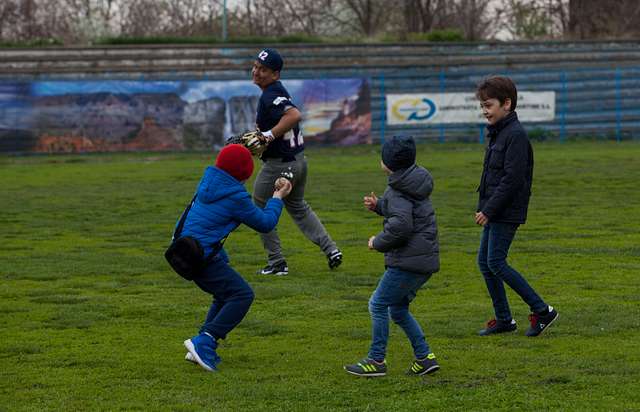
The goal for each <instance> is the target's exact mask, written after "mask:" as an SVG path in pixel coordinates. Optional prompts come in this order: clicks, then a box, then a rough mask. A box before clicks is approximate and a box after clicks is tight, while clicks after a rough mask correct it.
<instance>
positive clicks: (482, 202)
mask: <svg viewBox="0 0 640 412" xmlns="http://www.w3.org/2000/svg"><path fill="white" fill-rule="evenodd" d="M488 129H489V145H488V146H487V148H486V152H485V156H484V167H483V170H482V178H481V179H480V186H479V187H478V192H479V201H478V208H477V211H479V212H482V213H484V214H485V215H486V216H487V217H488V218H489V222H502V223H518V224H522V223H524V222H525V221H526V220H527V209H528V207H529V197H530V196H531V183H532V180H533V149H532V148H531V143H529V139H528V138H527V133H526V132H525V130H524V128H523V127H522V125H521V124H520V122H519V121H518V115H517V114H516V112H512V113H509V114H508V115H507V116H506V117H504V118H503V119H501V120H500V121H498V122H497V123H496V124H494V125H490V126H488Z"/></svg>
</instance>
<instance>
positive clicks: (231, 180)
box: [198, 166, 246, 204]
mask: <svg viewBox="0 0 640 412" xmlns="http://www.w3.org/2000/svg"><path fill="white" fill-rule="evenodd" d="M245 192H246V190H245V188H244V186H243V184H242V183H240V182H239V181H238V180H237V179H236V178H235V177H233V176H231V175H230V174H229V173H227V172H225V171H224V170H222V169H218V168H217V167H214V166H209V167H207V169H206V170H205V172H204V176H203V177H202V180H201V181H200V185H199V186H198V200H199V201H200V202H202V203H205V204H207V203H213V202H215V201H216V200H219V199H221V198H223V197H230V196H233V195H234V194H237V193H242V194H244V193H245Z"/></svg>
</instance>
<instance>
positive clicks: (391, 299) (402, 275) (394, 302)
mask: <svg viewBox="0 0 640 412" xmlns="http://www.w3.org/2000/svg"><path fill="white" fill-rule="evenodd" d="M430 277H431V275H421V274H417V273H411V272H406V271H403V270H400V269H397V268H391V267H390V268H387V270H386V271H385V272H384V275H382V279H380V283H378V287H377V288H376V290H375V291H374V292H373V295H371V299H369V313H371V323H372V325H371V326H372V335H373V336H372V342H371V347H370V348H369V355H368V357H369V359H373V360H375V361H379V362H381V361H383V360H384V358H385V354H386V351H387V341H388V340H389V316H391V319H392V320H393V321H394V322H395V323H396V324H398V326H400V327H401V328H402V330H404V333H405V334H406V335H407V337H408V338H409V341H410V342H411V346H413V352H414V354H415V356H416V358H417V359H423V358H424V357H426V356H427V355H428V354H429V353H431V352H430V350H429V345H428V344H427V341H426V339H425V337H424V333H423V332H422V329H421V328H420V325H419V324H418V322H417V321H416V320H415V319H414V317H413V316H411V313H409V303H411V301H412V300H413V299H414V298H415V297H416V294H417V293H418V289H420V287H422V285H424V284H425V282H426V281H427V280H429V278H430Z"/></svg>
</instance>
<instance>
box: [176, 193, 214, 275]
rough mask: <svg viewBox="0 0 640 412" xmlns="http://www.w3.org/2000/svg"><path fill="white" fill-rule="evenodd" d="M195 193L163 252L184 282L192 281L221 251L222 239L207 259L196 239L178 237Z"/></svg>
mask: <svg viewBox="0 0 640 412" xmlns="http://www.w3.org/2000/svg"><path fill="white" fill-rule="evenodd" d="M196 196H197V193H196V194H195V195H194V196H193V199H191V202H190V203H189V204H188V205H187V207H186V208H185V209H184V212H182V216H181V217H180V221H179V222H178V225H177V226H176V230H175V231H174V232H173V237H172V238H171V245H169V247H168V248H167V250H166V251H165V252H164V257H165V259H167V262H169V265H170V266H171V268H172V269H173V270H174V271H175V272H176V273H177V274H178V275H180V276H182V277H183V278H185V279H186V280H193V278H194V277H196V276H197V275H198V274H199V273H200V271H202V269H204V268H205V266H207V264H208V263H209V262H210V261H211V260H212V258H213V257H215V255H216V254H217V253H218V252H219V251H220V249H222V245H223V243H224V240H225V239H226V237H225V238H224V239H222V240H221V241H220V242H218V243H216V244H215V245H214V246H213V252H211V254H210V255H209V256H208V257H207V256H205V254H204V248H203V247H202V245H201V244H200V242H198V241H197V240H196V239H194V238H192V237H191V236H180V235H181V234H182V227H183V226H184V221H185V220H186V219H187V214H189V210H191V206H193V203H194V202H195V201H196Z"/></svg>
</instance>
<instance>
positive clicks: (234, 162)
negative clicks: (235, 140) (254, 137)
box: [216, 144, 253, 181]
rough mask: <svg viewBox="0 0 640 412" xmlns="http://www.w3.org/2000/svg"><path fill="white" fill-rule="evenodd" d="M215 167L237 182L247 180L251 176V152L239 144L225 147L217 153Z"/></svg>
mask: <svg viewBox="0 0 640 412" xmlns="http://www.w3.org/2000/svg"><path fill="white" fill-rule="evenodd" d="M216 167H217V168H218V169H222V170H224V171H225V172H227V173H229V174H230V175H231V176H233V177H235V178H236V179H238V180H239V181H243V180H247V179H248V178H250V177H251V175H252V174H253V159H252V158H251V152H250V151H249V149H247V148H246V147H244V146H242V145H240V144H230V145H228V146H225V147H223V148H222V150H220V153H218V157H217V158H216Z"/></svg>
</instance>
